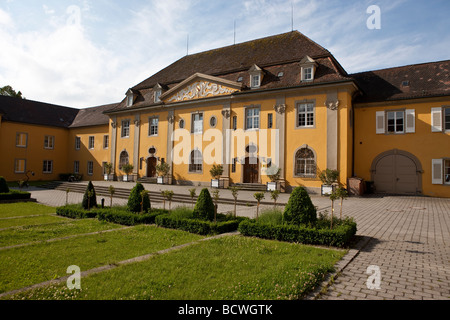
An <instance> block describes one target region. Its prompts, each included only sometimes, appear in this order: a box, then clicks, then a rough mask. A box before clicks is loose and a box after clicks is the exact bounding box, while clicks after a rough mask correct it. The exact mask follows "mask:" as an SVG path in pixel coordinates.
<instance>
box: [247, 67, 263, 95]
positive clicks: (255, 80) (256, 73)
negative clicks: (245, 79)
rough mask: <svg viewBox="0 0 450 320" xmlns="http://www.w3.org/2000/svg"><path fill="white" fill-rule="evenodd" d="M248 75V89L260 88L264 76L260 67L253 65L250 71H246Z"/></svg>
mask: <svg viewBox="0 0 450 320" xmlns="http://www.w3.org/2000/svg"><path fill="white" fill-rule="evenodd" d="M248 73H250V88H252V89H257V88H259V87H260V86H261V83H262V79H263V76H264V72H263V71H262V69H261V68H260V67H258V66H257V65H256V64H254V65H253V66H252V67H251V68H250V70H249V71H248Z"/></svg>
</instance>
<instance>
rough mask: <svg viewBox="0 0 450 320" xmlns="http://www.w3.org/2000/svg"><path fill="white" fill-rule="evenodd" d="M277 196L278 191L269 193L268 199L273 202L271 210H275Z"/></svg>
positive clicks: (278, 194)
mask: <svg viewBox="0 0 450 320" xmlns="http://www.w3.org/2000/svg"><path fill="white" fill-rule="evenodd" d="M279 196H280V191H279V190H272V191H270V197H271V198H272V200H273V208H274V209H276V208H277V200H278V197H279Z"/></svg>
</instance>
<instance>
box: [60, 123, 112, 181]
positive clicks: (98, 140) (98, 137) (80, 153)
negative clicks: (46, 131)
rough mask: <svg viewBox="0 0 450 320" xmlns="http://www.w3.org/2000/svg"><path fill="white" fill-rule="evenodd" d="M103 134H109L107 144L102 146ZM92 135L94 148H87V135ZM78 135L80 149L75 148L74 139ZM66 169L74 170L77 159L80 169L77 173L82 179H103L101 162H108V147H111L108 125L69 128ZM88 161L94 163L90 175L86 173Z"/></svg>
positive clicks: (109, 156) (70, 171)
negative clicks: (105, 146) (106, 146)
mask: <svg viewBox="0 0 450 320" xmlns="http://www.w3.org/2000/svg"><path fill="white" fill-rule="evenodd" d="M105 135H108V136H109V146H108V148H107V149H105V148H104V145H103V138H104V136H105ZM90 136H93V137H94V149H89V137H90ZM76 137H80V139H81V143H80V149H79V150H76V148H75V139H76ZM67 144H68V153H69V157H68V164H67V167H68V169H67V170H68V171H67V173H73V172H74V162H75V161H79V163H80V170H79V173H80V174H82V175H83V180H92V181H94V180H103V168H102V163H103V162H110V158H111V155H110V148H111V135H110V133H109V129H108V125H102V126H92V127H82V128H73V129H70V133H69V137H68V143H67ZM88 161H92V162H93V163H94V171H93V174H92V175H89V174H88Z"/></svg>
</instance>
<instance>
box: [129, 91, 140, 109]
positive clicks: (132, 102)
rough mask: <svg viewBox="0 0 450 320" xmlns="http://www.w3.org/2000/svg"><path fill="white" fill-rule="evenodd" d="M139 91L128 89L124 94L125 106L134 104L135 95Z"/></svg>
mask: <svg viewBox="0 0 450 320" xmlns="http://www.w3.org/2000/svg"><path fill="white" fill-rule="evenodd" d="M138 94H139V92H138V91H136V90H134V89H128V91H127V93H126V96H127V99H126V102H127V107H131V106H132V105H133V104H134V101H135V100H136V97H137V96H138Z"/></svg>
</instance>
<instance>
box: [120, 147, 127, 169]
mask: <svg viewBox="0 0 450 320" xmlns="http://www.w3.org/2000/svg"><path fill="white" fill-rule="evenodd" d="M128 163H129V162H128V152H126V151H122V152H121V153H120V157H119V169H120V170H122V167H123V166H124V165H126V164H128Z"/></svg>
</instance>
